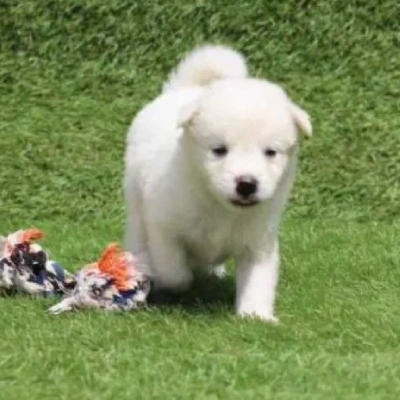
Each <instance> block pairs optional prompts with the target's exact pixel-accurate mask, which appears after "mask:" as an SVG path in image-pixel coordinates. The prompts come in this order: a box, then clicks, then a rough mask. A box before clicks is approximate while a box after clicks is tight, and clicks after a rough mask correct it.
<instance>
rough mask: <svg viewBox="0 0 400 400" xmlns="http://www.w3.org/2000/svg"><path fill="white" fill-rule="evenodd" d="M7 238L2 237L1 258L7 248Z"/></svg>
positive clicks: (0, 244)
mask: <svg viewBox="0 0 400 400" xmlns="http://www.w3.org/2000/svg"><path fill="white" fill-rule="evenodd" d="M6 242H7V238H6V237H4V236H0V256H1V254H3V252H4V249H5V248H6Z"/></svg>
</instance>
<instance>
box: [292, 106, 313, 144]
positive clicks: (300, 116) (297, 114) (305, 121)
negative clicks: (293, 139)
mask: <svg viewBox="0 0 400 400" xmlns="http://www.w3.org/2000/svg"><path fill="white" fill-rule="evenodd" d="M290 109H291V112H292V116H293V119H294V122H295V124H296V127H297V129H298V130H299V132H302V133H304V134H305V135H306V136H311V135H312V125H311V119H310V116H309V115H308V114H307V113H306V112H305V111H304V110H303V109H302V108H300V107H299V106H298V105H296V104H294V103H291V105H290Z"/></svg>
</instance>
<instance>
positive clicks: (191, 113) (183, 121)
mask: <svg viewBox="0 0 400 400" xmlns="http://www.w3.org/2000/svg"><path fill="white" fill-rule="evenodd" d="M198 105H199V103H198V100H194V101H191V102H190V103H188V104H186V105H184V106H183V107H182V108H181V110H180V111H179V115H178V128H186V127H187V126H188V125H189V124H190V122H191V121H192V120H193V118H194V117H195V115H196V113H197V110H198Z"/></svg>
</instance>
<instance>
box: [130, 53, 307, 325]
mask: <svg viewBox="0 0 400 400" xmlns="http://www.w3.org/2000/svg"><path fill="white" fill-rule="evenodd" d="M300 132H303V133H305V134H307V135H310V134H311V123H310V119H309V117H308V115H307V113H306V112H305V111H304V110H302V109H301V108H300V107H299V106H297V105H296V104H294V103H293V102H292V100H291V99H290V98H289V97H288V95H287V94H286V93H285V91H284V90H283V89H282V88H281V87H279V86H278V85H276V84H273V83H271V82H269V81H266V80H259V79H254V78H251V77H248V73H247V68H246V64H245V61H244V58H243V56H242V55H241V54H239V53H237V52H236V51H234V50H232V49H230V48H226V47H222V46H205V47H201V48H198V49H195V50H194V51H193V52H192V53H190V54H188V55H187V56H186V57H185V58H184V59H183V60H182V61H181V63H180V64H179V65H178V66H177V68H176V69H175V70H174V71H172V73H171V74H170V77H169V79H168V81H167V82H166V83H165V85H164V90H163V93H162V94H161V95H160V96H159V97H158V98H156V99H155V100H154V101H153V102H151V103H150V104H148V105H146V106H145V107H144V108H143V109H142V110H141V111H140V112H139V113H138V115H137V116H136V118H135V119H134V121H133V123H132V125H131V127H130V129H129V133H128V140H127V149H126V156H125V163H126V164H125V165H126V170H125V196H126V203H127V224H126V236H125V246H126V249H127V250H129V251H131V252H133V253H134V254H135V255H137V257H139V258H140V259H141V260H142V262H144V263H147V264H148V265H149V268H150V271H151V273H152V276H153V279H154V282H155V285H156V287H166V288H170V289H177V290H180V289H187V288H188V287H189V286H190V283H191V281H192V277H193V270H194V268H200V269H202V270H204V271H206V270H209V269H210V268H213V267H216V268H218V271H219V272H221V269H220V267H218V266H219V265H220V264H221V263H223V262H224V261H225V260H226V259H227V257H230V256H233V257H234V258H235V261H236V291H237V295H236V310H237V313H238V314H240V315H252V316H257V317H260V318H262V319H264V320H268V321H275V320H276V318H275V316H274V299H275V288H276V284H277V279H278V264H279V252H278V238H277V233H278V227H279V221H280V217H281V213H282V211H283V208H284V205H285V203H286V200H287V198H288V195H289V192H290V189H291V187H292V183H293V179H294V176H295V169H296V158H297V149H298V143H299V133H300Z"/></svg>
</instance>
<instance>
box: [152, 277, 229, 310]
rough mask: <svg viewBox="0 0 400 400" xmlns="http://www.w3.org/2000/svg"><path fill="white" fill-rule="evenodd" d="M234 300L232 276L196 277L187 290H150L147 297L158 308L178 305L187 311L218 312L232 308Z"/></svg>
mask: <svg viewBox="0 0 400 400" xmlns="http://www.w3.org/2000/svg"><path fill="white" fill-rule="evenodd" d="M234 301H235V281H234V278H233V277H232V276H226V277H224V278H221V279H220V278H217V277H197V278H196V279H195V281H194V282H193V285H192V286H191V288H190V289H189V290H188V291H185V292H182V293H173V292H170V291H164V290H163V291H157V292H151V293H150V295H149V297H148V304H149V306H150V307H157V308H160V309H163V308H168V309H170V308H171V307H173V308H175V307H179V308H181V309H183V310H185V311H187V312H188V313H194V314H202V313H207V314H210V313H220V312H221V311H222V310H224V311H226V310H229V309H232V308H233V305H234Z"/></svg>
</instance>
